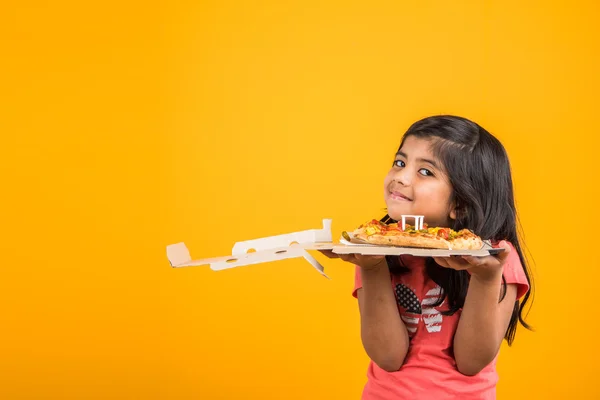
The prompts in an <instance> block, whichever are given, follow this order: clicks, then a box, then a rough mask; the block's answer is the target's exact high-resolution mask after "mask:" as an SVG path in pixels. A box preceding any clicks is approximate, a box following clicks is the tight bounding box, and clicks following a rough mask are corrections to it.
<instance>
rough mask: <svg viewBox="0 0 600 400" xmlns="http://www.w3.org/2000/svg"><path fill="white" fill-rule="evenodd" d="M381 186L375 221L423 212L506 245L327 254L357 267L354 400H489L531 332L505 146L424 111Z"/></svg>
mask: <svg viewBox="0 0 600 400" xmlns="http://www.w3.org/2000/svg"><path fill="white" fill-rule="evenodd" d="M383 193H384V199H385V202H386V205H387V211H388V215H386V216H385V217H384V218H383V219H382V221H383V222H386V223H391V222H395V221H397V220H399V219H401V216H402V215H424V216H425V222H426V223H427V224H428V225H429V226H445V227H451V228H453V229H454V230H460V229H463V228H468V229H471V230H472V231H473V232H475V233H476V234H477V235H479V236H481V237H482V238H483V239H489V240H491V241H492V243H493V244H494V246H495V247H503V248H504V249H505V251H503V252H501V253H499V255H497V256H487V257H466V256H465V257H450V258H437V257H434V258H422V257H411V256H400V257H390V256H387V257H384V256H360V255H340V256H338V255H334V254H333V253H330V252H329V253H327V255H328V256H330V257H340V258H342V259H343V260H345V261H348V262H351V263H353V264H354V265H356V278H355V288H354V292H353V295H354V296H355V297H357V298H358V306H359V311H360V317H361V338H362V343H363V346H364V348H365V351H366V353H367V354H368V356H369V357H370V359H371V362H370V363H369V368H368V373H367V377H368V381H367V384H366V386H365V388H364V391H363V397H362V398H363V399H364V400H369V399H381V400H383V399H462V400H468V399H494V398H495V387H496V382H497V380H498V377H497V374H496V368H495V364H496V356H497V354H498V351H499V348H500V345H501V342H502V340H503V339H506V340H507V342H508V343H509V344H511V343H512V341H513V339H514V336H515V331H516V328H517V323H518V322H519V321H520V322H521V324H522V325H523V326H525V327H526V328H529V326H528V325H527V323H526V322H525V321H524V320H523V318H522V311H523V307H524V305H525V303H526V302H527V300H528V299H529V296H530V291H529V288H530V285H531V282H530V277H529V274H528V272H527V269H526V264H525V259H524V257H523V253H522V251H521V245H520V244H519V239H518V237H517V228H516V220H517V217H516V210H515V204H514V198H513V188H512V178H511V173H510V166H509V161H508V157H507V154H506V152H505V150H504V147H503V146H502V144H501V143H500V142H499V141H498V140H497V139H496V138H495V137H494V136H492V135H491V134H490V133H489V132H487V131H486V130H485V129H483V128H482V127H480V126H479V125H477V124H475V123H474V122H471V121H469V120H467V119H465V118H461V117H455V116H435V117H429V118H425V119H423V120H420V121H418V122H416V123H414V124H413V125H412V126H411V127H410V128H409V129H408V131H407V132H406V133H405V135H404V137H403V138H402V142H401V143H400V148H399V149H398V152H397V154H396V156H395V158H394V162H393V164H392V168H391V169H390V171H389V173H388V174H387V176H386V177H385V180H384V192H383ZM521 299H522V302H521V303H519V300H521Z"/></svg>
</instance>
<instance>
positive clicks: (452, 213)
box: [448, 201, 458, 220]
mask: <svg viewBox="0 0 600 400" xmlns="http://www.w3.org/2000/svg"><path fill="white" fill-rule="evenodd" d="M457 212H458V204H456V202H455V201H453V202H452V204H451V205H450V214H449V215H448V216H449V217H450V219H452V220H456V214H457Z"/></svg>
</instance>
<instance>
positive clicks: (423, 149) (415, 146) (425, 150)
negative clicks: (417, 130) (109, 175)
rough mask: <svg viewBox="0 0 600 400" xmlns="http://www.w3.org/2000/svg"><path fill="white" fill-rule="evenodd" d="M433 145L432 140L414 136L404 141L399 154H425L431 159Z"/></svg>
mask: <svg viewBox="0 0 600 400" xmlns="http://www.w3.org/2000/svg"><path fill="white" fill-rule="evenodd" d="M433 144H434V141H433V140H432V139H423V138H418V137H414V136H409V137H407V138H405V139H404V142H403V143H402V146H401V147H400V149H399V152H402V153H404V154H406V155H409V154H412V153H415V154H417V153H418V154H427V155H429V156H431V157H433Z"/></svg>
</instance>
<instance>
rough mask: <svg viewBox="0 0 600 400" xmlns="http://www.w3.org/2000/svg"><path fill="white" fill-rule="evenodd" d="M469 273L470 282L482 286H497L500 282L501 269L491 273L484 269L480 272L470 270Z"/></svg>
mask: <svg viewBox="0 0 600 400" xmlns="http://www.w3.org/2000/svg"><path fill="white" fill-rule="evenodd" d="M470 273H471V280H475V281H477V282H478V283H481V284H484V285H497V284H499V283H501V282H502V269H494V270H492V271H490V270H489V269H484V270H482V271H480V272H476V271H474V270H472V271H470Z"/></svg>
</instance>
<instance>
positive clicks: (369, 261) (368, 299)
mask: <svg viewBox="0 0 600 400" xmlns="http://www.w3.org/2000/svg"><path fill="white" fill-rule="evenodd" d="M321 253H323V254H325V255H326V256H327V257H330V258H341V259H342V260H344V261H347V262H349V263H352V264H354V265H358V266H359V267H360V273H361V279H362V287H361V288H359V289H358V290H357V291H356V296H357V297H358V308H359V310H360V336H361V340H362V343H363V347H364V348H365V351H366V352H367V355H368V356H369V358H370V359H371V360H372V361H373V362H374V363H375V364H377V365H378V366H379V367H380V368H381V369H383V370H385V371H388V372H393V371H397V370H399V369H400V367H401V366H402V364H403V363H404V358H405V357H406V352H407V351H408V331H407V330H406V326H405V325H404V322H402V320H401V319H400V312H399V311H398V305H397V303H396V297H395V296H394V289H393V287H392V282H391V279H390V271H389V269H388V266H387V263H386V261H385V257H384V256H363V255H359V254H335V253H333V252H331V251H327V250H321Z"/></svg>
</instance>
